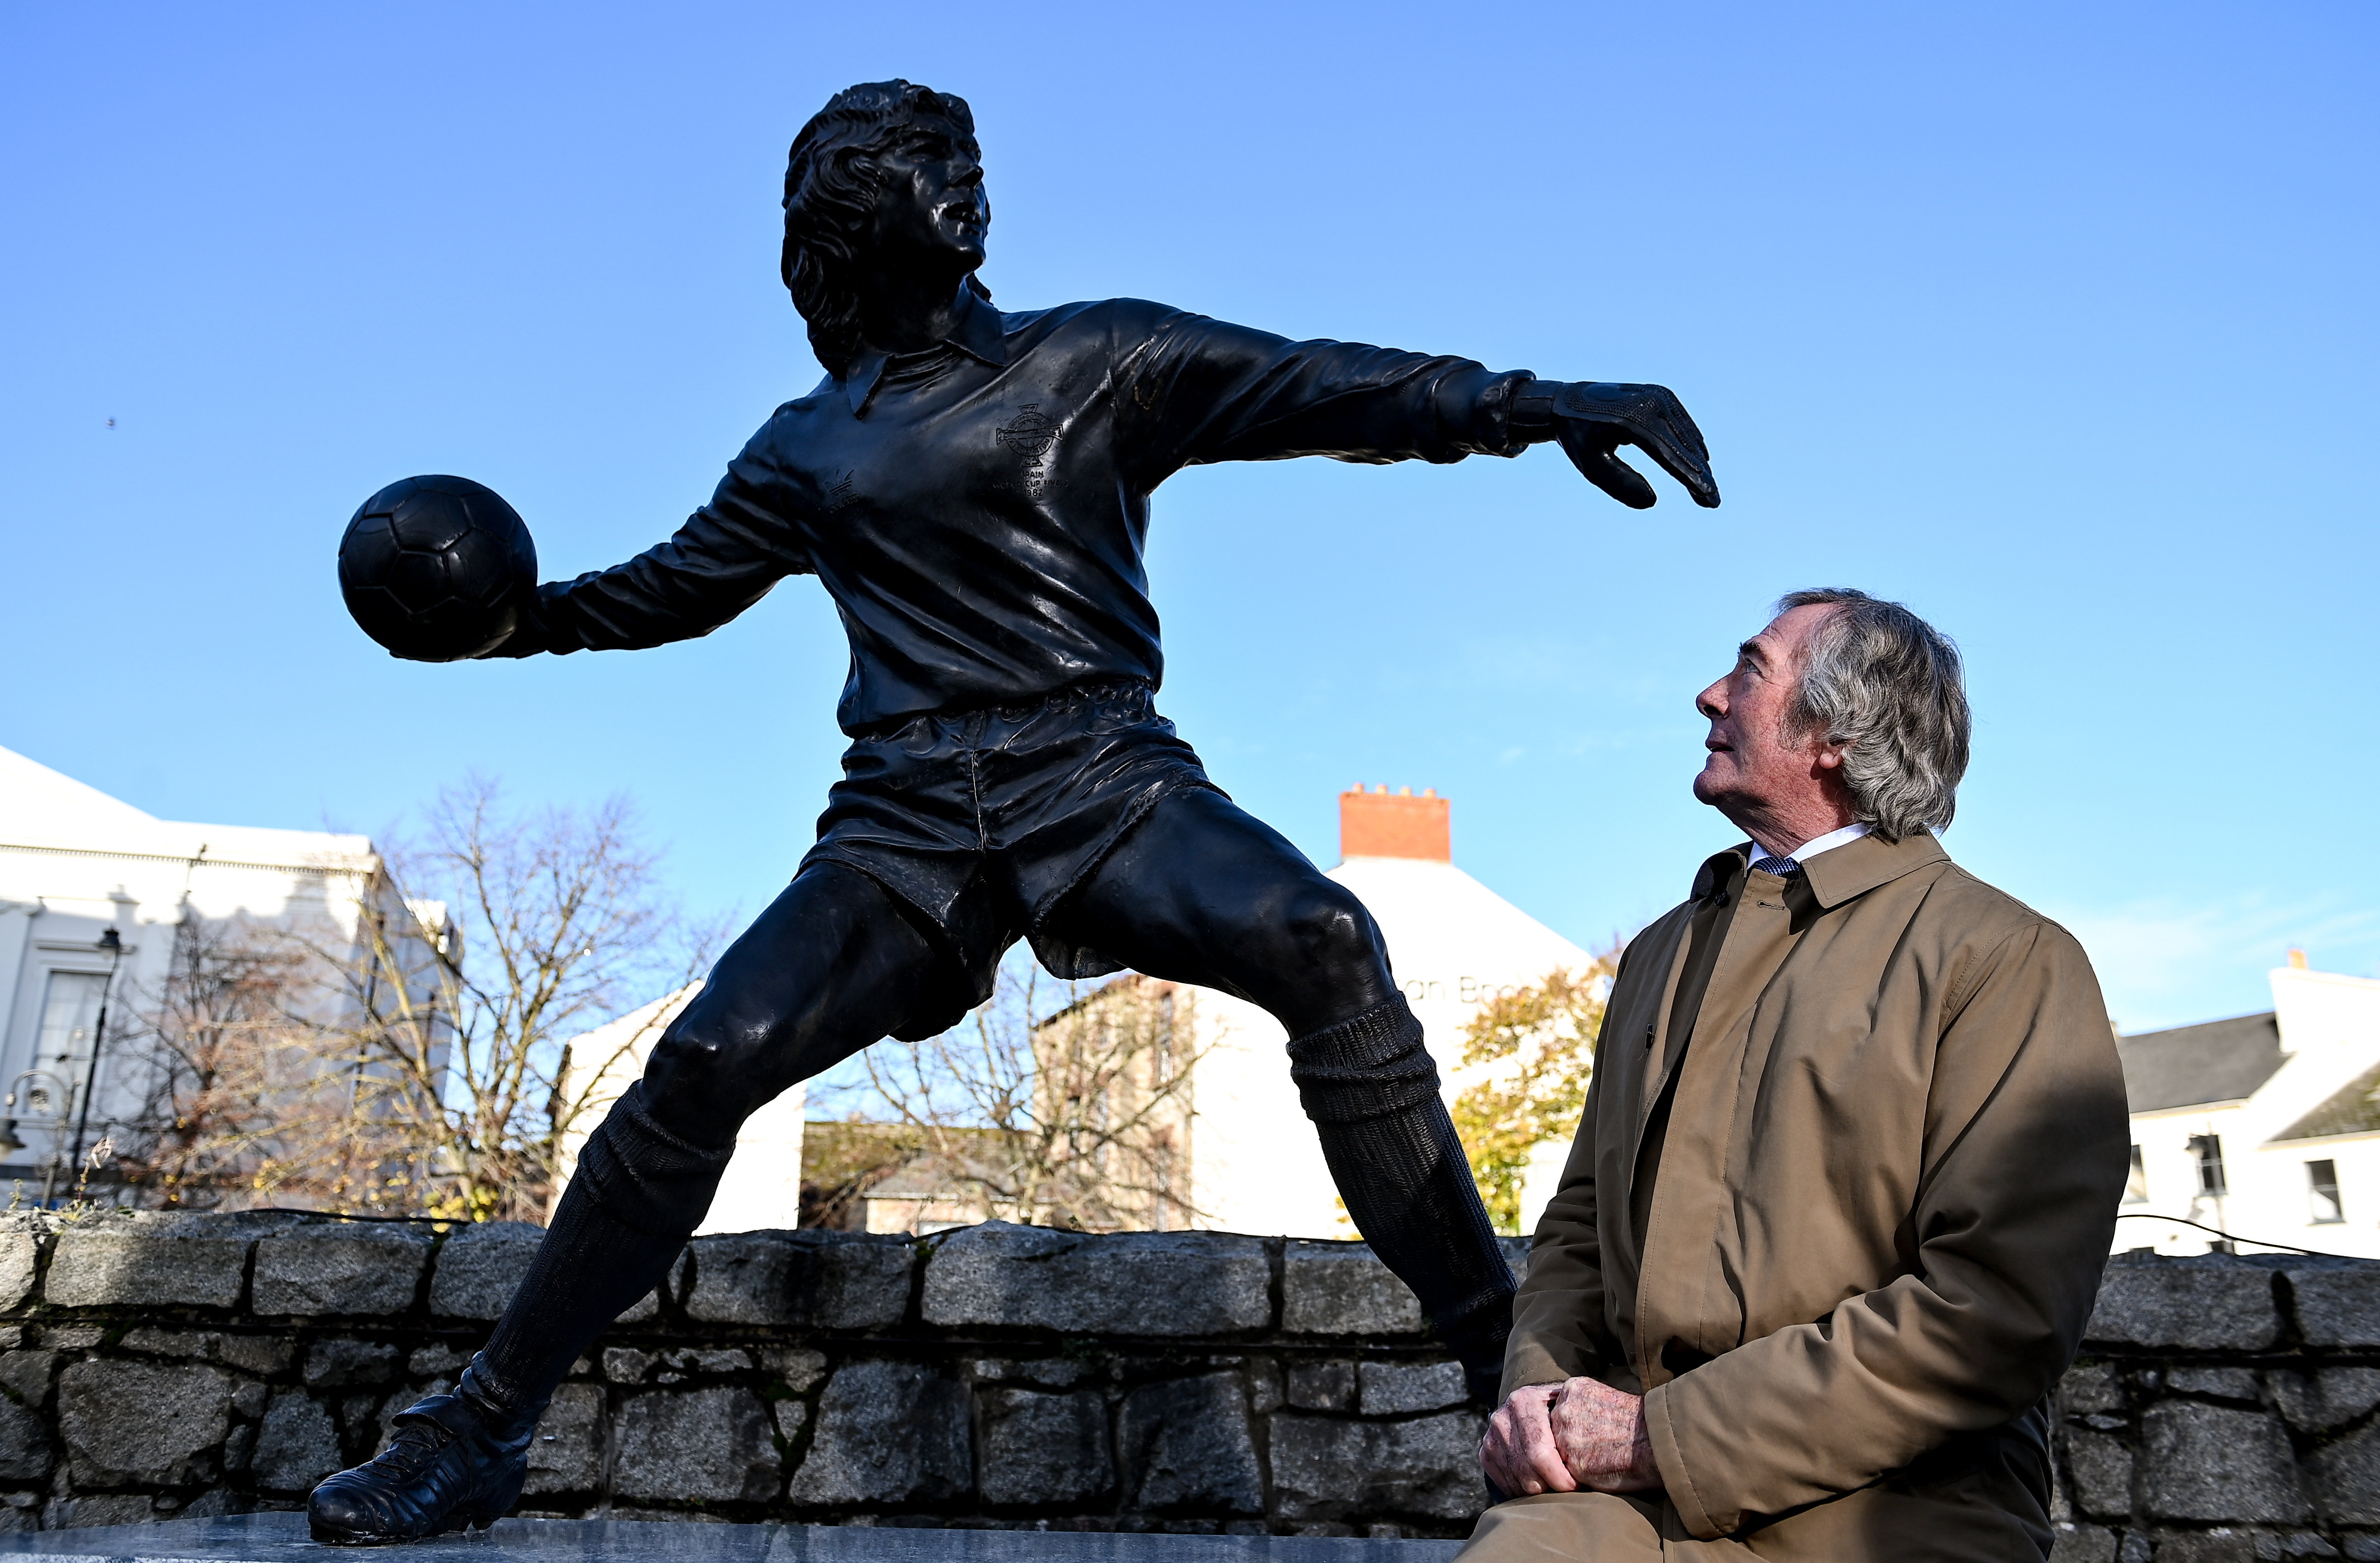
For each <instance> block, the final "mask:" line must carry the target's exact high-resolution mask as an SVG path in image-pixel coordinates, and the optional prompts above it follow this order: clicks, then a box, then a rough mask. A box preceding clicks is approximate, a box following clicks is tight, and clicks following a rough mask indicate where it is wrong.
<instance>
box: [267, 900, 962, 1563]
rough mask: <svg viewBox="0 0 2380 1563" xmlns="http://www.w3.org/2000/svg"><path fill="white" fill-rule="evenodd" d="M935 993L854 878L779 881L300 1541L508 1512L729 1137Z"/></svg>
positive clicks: (679, 1234) (905, 942)
mask: <svg viewBox="0 0 2380 1563" xmlns="http://www.w3.org/2000/svg"><path fill="white" fill-rule="evenodd" d="M952 982H953V979H952V977H951V975H950V974H949V970H948V965H947V963H946V962H945V961H944V959H943V958H942V956H941V954H940V953H938V951H936V949H935V948H934V946H932V945H931V944H929V942H928V940H927V939H926V938H925V936H924V935H922V934H920V933H919V932H918V931H917V928H916V927H913V926H912V925H911V923H910V922H909V920H908V918H907V917H906V916H905V915H904V914H903V911H902V910H901V908H900V906H899V905H898V903H895V902H894V901H893V899H892V897H891V896H890V895H888V894H887V893H886V892H885V891H883V890H881V889H880V888H879V887H878V886H877V884H876V883H875V881H873V880H871V879H869V878H868V877H867V876H866V875H864V874H862V873H859V872H858V871H857V870H856V869H853V868H850V867H847V866H844V865H842V864H839V863H813V864H811V865H810V866H807V867H806V868H804V869H803V870H802V872H801V873H800V874H798V875H796V876H795V879H794V882H793V883H792V884H791V885H789V886H787V887H786V888H785V891H784V892H783V894H781V895H780V896H778V897H777V899H776V900H775V902H773V903H771V905H770V906H769V909H768V910H767V911H765V912H763V913H762V914H761V915H760V916H759V920H758V921H757V922H755V923H754V924H753V925H752V927H749V928H747V930H745V932H744V934H743V935H742V937H740V938H739V939H736V941H735V943H734V944H733V945H732V946H730V947H729V949H728V951H727V953H726V954H724V955H723V956H722V957H721V958H720V961H719V964H718V965H717V966H716V967H714V968H713V969H712V971H711V974H710V978H709V980H708V981H707V982H706V983H705V984H704V986H703V989H702V991H701V992H700V993H699V994H698V995H696V997H695V999H694V1000H693V1001H692V1002H691V1003H689V1004H687V1005H686V1008H685V1009H684V1010H683V1011H681V1012H679V1014H678V1016H677V1018H676V1019H675V1020H674V1021H672V1022H671V1023H670V1025H669V1027H668V1029H667V1030H665V1031H664V1032H663V1033H662V1036H661V1039H660V1040H659V1041H658V1042H656V1043H655V1044H654V1046H653V1050H652V1054H651V1057H650V1060H649V1062H648V1063H647V1066H646V1069H645V1075H644V1078H643V1079H642V1080H640V1081H638V1082H637V1084H634V1085H632V1086H630V1087H629V1089H628V1091H627V1093H626V1094H625V1095H624V1096H623V1097H621V1098H620V1100H619V1102H618V1103H617V1104H616V1105H614V1107H613V1109H612V1111H611V1114H610V1115H609V1116H608V1117H606V1118H605V1119H604V1121H603V1122H602V1123H601V1125H600V1126H598V1127H597V1129H596V1131H595V1132H594V1133H592V1134H590V1135H589V1136H588V1140H587V1144H586V1146H585V1148H584V1149H583V1150H581V1152H580V1153H579V1158H578V1170H577V1174H576V1175H575V1176H574V1177H573V1178H572V1179H571V1181H570V1186H569V1187H568V1188H567V1189H566V1190H565V1191H564V1193H563V1196H562V1200H561V1202H560V1204H559V1206H557V1207H556V1209H555V1211H554V1215H553V1223H552V1224H551V1225H550V1226H549V1227H548V1228H547V1230H546V1235H545V1241H544V1242H542V1243H541V1244H540V1246H539V1249H538V1254H537V1258H536V1259H535V1261H534V1262H532V1263H531V1265H530V1266H529V1271H528V1275H527V1276H526V1277H524V1278H522V1281H521V1284H520V1288H519V1290H517V1291H516V1292H515V1293H514V1294H513V1299H512V1302H511V1303H510V1304H509V1305H507V1307H506V1308H505V1310H504V1317H503V1319H501V1320H500V1321H498V1323H497V1325H496V1329H495V1333H494V1335H493V1336H492V1338H491V1339H489V1341H488V1344H487V1347H486V1349H485V1350H484V1351H481V1352H480V1354H479V1355H478V1356H477V1357H475V1358H473V1359H472V1362H471V1364H470V1366H469V1367H468V1368H467V1369H466V1370H465V1371H464V1375H463V1378H462V1382H461V1383H459V1384H458V1385H457V1386H456V1387H455V1393H454V1394H452V1395H442V1396H432V1397H431V1399H428V1400H425V1401H423V1402H422V1403H421V1404H420V1405H419V1406H417V1407H415V1408H413V1410H412V1411H409V1412H406V1413H405V1415H404V1416H403V1417H401V1418H400V1419H399V1431H398V1436H397V1442H396V1445H395V1448H392V1449H391V1450H390V1451H389V1452H388V1453H386V1454H383V1456H381V1457H380V1459H378V1460H373V1461H372V1462H370V1464H367V1465H364V1466H359V1467H358V1468H357V1469H356V1470H353V1471H347V1472H340V1473H339V1474H338V1475H336V1476H334V1477H332V1478H330V1479H329V1480H328V1481H326V1482H324V1483H323V1484H322V1485H321V1486H320V1487H318V1488H316V1489H315V1493H314V1497H313V1501H312V1503H311V1504H310V1514H311V1517H312V1521H313V1529H314V1533H315V1535H316V1537H317V1539H320V1540H325V1541H393V1540H406V1539H410V1538H412V1537H416V1536H421V1535H429V1534H433V1533H436V1532H437V1531H439V1530H443V1529H449V1528H452V1527H453V1526H455V1525H456V1524H461V1523H477V1524H484V1523H487V1522H488V1521H492V1520H494V1519H495V1518H497V1517H498V1516H499V1515H501V1514H503V1513H504V1511H505V1510H506V1509H508V1508H511V1506H512V1503H513V1501H514V1499H515V1498H516V1496H517V1495H518V1492H519V1487H520V1472H521V1467H522V1464H523V1460H524V1456H525V1451H526V1450H527V1448H528V1440H529V1438H530V1437H531V1436H533V1434H534V1433H535V1430H536V1426H537V1419H538V1417H539V1416H540V1414H541V1413H542V1412H544V1410H545V1405H546V1402H547V1400H548V1399H551V1398H552V1396H553V1390H554V1387H555V1386H556V1385H557V1384H559V1383H560V1382H561V1379H562V1375H564V1374H565V1373H566V1372H568V1371H569V1368H570V1364H571V1363H572V1362H574V1361H576V1360H577V1357H578V1356H579V1354H580V1353H581V1352H583V1351H586V1350H587V1348H588V1347H589V1345H590V1344H591V1343H592V1342H593V1341H594V1339H595V1337H596V1336H597V1335H598V1334H600V1333H601V1330H602V1329H603V1327H604V1326H606V1325H608V1324H610V1323H611V1322H612V1321H613V1319H614V1318H616V1317H618V1316H619V1315H621V1314H622V1313H623V1312H625V1310H626V1309H627V1308H629V1307H630V1306H632V1305H633V1304H634V1303H636V1302H637V1300H638V1299H639V1298H641V1297H643V1296H644V1295H645V1293H647V1292H649V1291H650V1290H652V1289H653V1288H654V1287H655V1286H657V1285H659V1284H660V1283H661V1281H662V1278H664V1277H666V1276H667V1275H668V1273H669V1269H670V1266H671V1265H672V1264H674V1262H675V1261H676V1258H677V1255H678V1254H679V1252H680V1251H681V1250H682V1249H684V1248H685V1246H686V1239H687V1237H688V1236H689V1235H691V1234H692V1233H693V1231H694V1229H695V1228H696V1227H697V1226H698V1225H700V1223H701V1221H702V1218H703V1214H704V1213H705V1212H706V1211H707V1210H709V1208H710V1199H711V1195H712V1194H713V1193H715V1192H716V1191H717V1189H718V1187H719V1178H720V1174H721V1173H722V1172H723V1171H725V1170H726V1167H727V1161H728V1157H729V1156H730V1154H731V1153H732V1152H733V1151H734V1149H735V1132H736V1130H737V1129H738V1128H739V1127H741V1126H742V1124H743V1122H744V1120H745V1119H747V1117H749V1116H750V1115H751V1114H752V1113H753V1112H754V1111H755V1110H757V1109H759V1108H760V1107H761V1106H762V1105H763V1104H765V1103H767V1102H768V1101H769V1100H770V1099H771V1098H772V1097H775V1096H777V1095H778V1093H780V1092H782V1091H783V1090H784V1089H785V1088H786V1087H788V1086H790V1085H792V1084H794V1083H795V1082H796V1081H799V1080H803V1079H807V1077H809V1076H810V1075H813V1074H816V1073H818V1072H820V1070H823V1069H825V1068H827V1067H828V1066H830V1065H832V1064H833V1063H835V1062H837V1061H839V1060H843V1059H844V1058H847V1057H849V1056H850V1055H851V1054H853V1053H855V1052H856V1051H858V1050H859V1049H860V1048H865V1047H867V1046H868V1044H870V1043H872V1042H874V1041H876V1040H878V1039H879V1038H880V1037H883V1036H889V1035H891V1034H892V1033H893V1032H896V1031H906V1030H909V1029H911V1028H912V1027H913V1026H914V1025H915V1024H917V1023H918V1022H919V1021H920V1020H922V1019H928V1018H930V1016H929V1011H933V1010H936V1009H937V1007H939V1008H940V1009H941V1010H947V1009H949V1008H950V1007H951V1004H952V1000H951V993H950V989H951V987H952ZM960 1002H964V1000H960ZM792 1214H793V1213H792V1212H788V1213H787V1217H788V1220H789V1222H790V1219H791V1217H792ZM408 1422H410V1424H412V1430H411V1431H408V1430H407V1424H408ZM408 1439H410V1440H411V1441H410V1443H408Z"/></svg>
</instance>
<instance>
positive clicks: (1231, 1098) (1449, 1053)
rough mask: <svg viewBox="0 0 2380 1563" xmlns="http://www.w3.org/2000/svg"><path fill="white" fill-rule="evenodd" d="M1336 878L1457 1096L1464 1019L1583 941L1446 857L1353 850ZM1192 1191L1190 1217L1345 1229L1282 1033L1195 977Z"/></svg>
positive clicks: (1581, 955) (1582, 955) (1328, 1232)
mask: <svg viewBox="0 0 2380 1563" xmlns="http://www.w3.org/2000/svg"><path fill="white" fill-rule="evenodd" d="M1330 878H1333V879H1336V880H1337V881H1338V882H1339V883H1341V884H1342V885H1344V886H1346V887H1347V888H1348V889H1349V890H1351V891H1354V892H1355V894H1356V896H1357V897H1358V898H1359V899H1361V900H1362V901H1363V903H1364V904H1365V905H1366V907H1367V908H1369V909H1370V911H1371V914H1372V916H1373V917H1374V919H1375V920H1377V921H1378V923H1379V925H1380V931H1381V933H1382V934H1383V935H1384V936H1385V937H1386V939H1388V944H1389V959H1390V964H1391V966H1392V967H1393V968H1394V970H1395V974H1396V978H1397V982H1398V985H1399V986H1400V987H1403V989H1404V993H1405V997H1406V1000H1407V1001H1408V1002H1410V1003H1411V1004H1412V1005H1413V1009H1414V1013H1415V1016H1416V1017H1418V1018H1419V1019H1420V1021H1421V1023H1422V1033H1423V1036H1424V1039H1425V1040H1426V1041H1427V1045H1428V1047H1429V1050H1430V1053H1431V1055H1432V1056H1433V1057H1435V1058H1436V1059H1437V1060H1438V1065H1439V1074H1440V1076H1441V1077H1442V1078H1444V1080H1445V1082H1446V1096H1447V1098H1448V1100H1450V1101H1451V1100H1452V1099H1453V1097H1454V1096H1455V1095H1456V1093H1457V1092H1458V1091H1459V1090H1460V1089H1461V1087H1462V1085H1463V1081H1462V1080H1461V1079H1458V1078H1456V1077H1455V1065H1456V1063H1457V1061H1458V1060H1460V1059H1461V1057H1462V1053H1463V1028H1464V1027H1465V1026H1466V1025H1467V1024H1469V1023H1470V1021H1471V1018H1472V1016H1473V1015H1474V1014H1475V1013H1476V1012H1477V1011H1478V1009H1479V1007H1480V1006H1481V1005H1482V1004H1483V1003H1485V1002H1486V1001H1487V1000H1488V999H1490V998H1493V997H1495V996H1496V995H1497V994H1498V993H1500V992H1510V991H1512V989H1514V988H1518V987H1529V986H1532V985H1534V984H1536V983H1538V982H1541V981H1543V980H1544V978H1545V976H1546V975H1547V974H1548V972H1551V971H1553V970H1554V969H1555V968H1557V967H1566V968H1568V969H1570V970H1573V971H1576V970H1580V969H1582V968H1584V967H1585V965H1586V964H1587V963H1588V962H1589V960H1590V959H1591V957H1590V956H1589V955H1588V954H1587V952H1586V951H1584V950H1581V949H1580V948H1579V947H1578V946H1576V945H1574V944H1573V943H1571V942H1570V940H1568V939H1564V938H1562V937H1561V936H1560V934H1557V933H1555V932H1554V931H1553V930H1552V929H1550V928H1548V927H1546V926H1545V925H1544V924H1542V923H1539V922H1538V921H1536V919H1535V918H1533V917H1531V916H1529V915H1527V914H1526V913H1524V912H1523V911H1522V910H1521V909H1520V908H1518V907H1516V906H1514V905H1513V904H1512V903H1510V902H1508V901H1506V900H1504V899H1503V898H1502V897H1501V896H1500V895H1498V894H1496V893H1495V891H1491V890H1489V889H1488V887H1487V886H1485V885H1483V884H1481V883H1480V882H1479V881H1478V880H1476V879H1475V878H1472V877H1471V876H1470V875H1468V874H1466V873H1464V872H1463V870H1462V869H1460V868H1457V867H1456V866H1454V865H1452V864H1451V863H1445V862H1437V861H1431V860H1427V859H1419V858H1402V857H1353V858H1349V859H1348V860H1347V861H1346V862H1344V863H1342V864H1341V865H1340V866H1338V867H1336V868H1334V869H1332V870H1330ZM1193 1013H1194V1024H1195V1027H1196V1036H1197V1045H1198V1046H1199V1047H1200V1048H1202V1049H1205V1050H1204V1051H1203V1053H1202V1054H1201V1056H1200V1058H1199V1060H1198V1064H1197V1067H1196V1073H1195V1074H1194V1076H1193V1080H1194V1083H1195V1084H1194V1092H1195V1095H1194V1098H1193V1107H1194V1109H1196V1114H1197V1117H1196V1121H1195V1123H1194V1125H1193V1128H1192V1132H1191V1133H1192V1139H1191V1180H1192V1191H1193V1192H1192V1196H1191V1197H1192V1199H1193V1201H1194V1202H1195V1204H1196V1206H1197V1207H1198V1216H1197V1218H1196V1224H1197V1225H1199V1226H1202V1227H1208V1228H1211V1229H1214V1230H1222V1231H1235V1232H1253V1233H1261V1234H1268V1235H1269V1234H1273V1233H1285V1234H1287V1235H1289V1236H1292V1237H1352V1236H1354V1228H1353V1227H1352V1226H1351V1225H1350V1224H1348V1222H1347V1219H1346V1217H1345V1215H1344V1213H1343V1212H1342V1210H1341V1209H1340V1208H1339V1206H1338V1189H1337V1187H1336V1185H1334V1184H1333V1183H1332V1182H1331V1181H1330V1169H1329V1168H1328V1167H1326V1166H1325V1165H1324V1163H1323V1160H1322V1149H1321V1146H1320V1145H1319V1144H1318V1142H1317V1140H1316V1139H1315V1134H1314V1126H1313V1124H1311V1123H1310V1122H1308V1121H1306V1118H1305V1112H1304V1110H1303V1109H1300V1108H1299V1106H1298V1102H1297V1090H1296V1087H1295V1086H1293V1084H1291V1083H1290V1078H1289V1055H1288V1053H1287V1051H1286V1050H1285V1048H1286V1044H1287V1042H1288V1037H1287V1036H1286V1034H1284V1033H1283V1031H1282V1030H1281V1026H1280V1024H1278V1023H1276V1022H1275V1021H1274V1020H1273V1019H1272V1017H1271V1016H1269V1015H1268V1014H1266V1013H1265V1012H1262V1011H1261V1010H1258V1009H1257V1008H1256V1007H1255V1006H1254V1005H1251V1004H1248V1003H1245V1002H1244V1001H1242V1000H1237V999H1233V998H1231V997H1229V996H1228V995H1225V994H1221V993H1216V992H1213V991H1211V990H1208V989H1205V988H1201V989H1199V990H1198V993H1197V996H1196V1005H1195V1007H1194V1012H1193Z"/></svg>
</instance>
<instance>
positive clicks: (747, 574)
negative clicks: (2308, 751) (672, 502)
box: [486, 452, 810, 657]
mask: <svg viewBox="0 0 2380 1563" xmlns="http://www.w3.org/2000/svg"><path fill="white" fill-rule="evenodd" d="M775 487H776V485H774V484H772V483H771V481H770V480H769V476H768V474H767V473H766V471H765V469H763V468H761V467H760V466H759V464H758V463H757V462H755V461H753V460H752V458H751V456H750V454H749V453H748V452H747V454H746V455H744V456H742V457H739V458H737V460H736V461H735V463H734V464H733V465H732V466H729V467H728V469H727V476H726V477H725V478H724V479H722V480H721V482H720V485H719V489H718V491H717V492H716V493H714V494H712V495H711V498H710V503H709V504H706V505H704V506H703V507H702V508H701V509H700V510H698V511H696V512H695V513H694V514H693V515H689V516H687V517H686V525H685V526H683V527H679V528H678V529H677V531H676V533H675V534H674V536H672V537H671V538H670V539H669V540H667V541H666V542H662V543H658V544H655V545H654V546H653V547H651V548H649V549H647V550H645V551H644V552H642V553H639V554H638V555H637V556H636V557H635V558H634V559H631V560H629V561H628V562H627V563H624V564H614V565H613V566H612V567H611V568H610V569H608V570H590V571H589V572H588V573H587V574H586V575H583V576H579V577H578V578H577V579H576V580H571V581H548V582H547V583H546V584H545V585H543V586H541V587H540V588H537V606H536V611H535V612H534V613H532V614H529V615H527V616H525V618H524V620H523V623H522V624H521V627H520V628H519V629H518V630H516V632H515V633H514V635H513V636H512V638H511V639H509V640H506V641H505V642H504V644H503V645H501V646H499V647H497V648H495V649H494V650H492V651H490V652H487V653H486V655H488V656H490V657H534V656H536V655H537V654H538V653H539V652H540V651H552V652H554V653H557V654H561V653H566V652H571V651H607V650H625V649H631V648H639V647H647V646H662V645H666V644H668V643H669V642H671V641H673V640H692V639H694V638H695V637H697V636H705V635H709V634H710V632H711V631H712V630H715V629H717V628H718V627H719V626H720V625H722V624H725V623H726V622H727V621H728V620H730V619H732V618H734V617H735V615H736V614H738V613H741V612H744V610H745V609H747V608H749V607H750V606H752V604H754V603H755V602H758V601H759V600H760V599H761V598H763V597H765V596H767V595H768V594H769V588H771V587H773V586H775V585H776V584H777V583H778V582H779V581H781V580H783V579H784V578H785V577H786V576H794V575H804V574H807V573H808V572H809V570H810V563H809V559H808V556H807V552H806V551H804V549H803V548H802V545H801V543H800V541H799V540H798V539H797V538H796V536H795V529H794V527H793V525H792V524H791V523H790V522H789V521H788V520H787V519H786V517H785V516H784V515H783V510H782V507H781V506H780V505H778V504H776V503H771V501H772V491H773V489H774V488H775Z"/></svg>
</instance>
